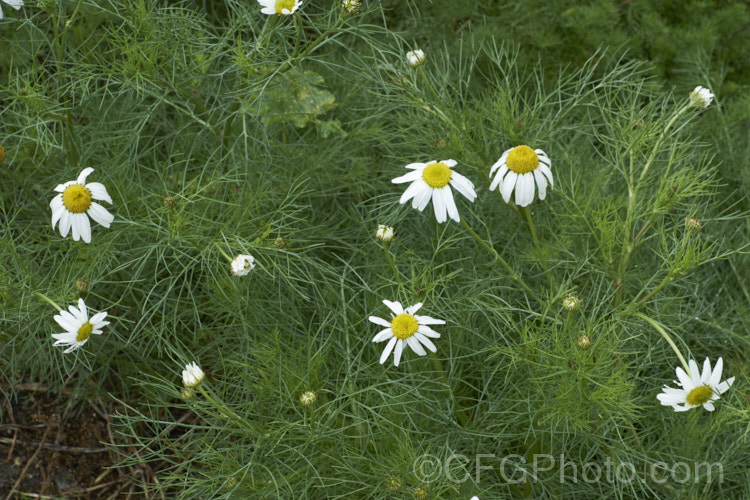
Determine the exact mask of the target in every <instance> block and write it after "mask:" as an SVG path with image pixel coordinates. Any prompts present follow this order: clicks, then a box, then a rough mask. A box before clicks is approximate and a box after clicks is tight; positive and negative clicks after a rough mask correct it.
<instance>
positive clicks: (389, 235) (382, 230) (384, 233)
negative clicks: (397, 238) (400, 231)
mask: <svg viewBox="0 0 750 500" xmlns="http://www.w3.org/2000/svg"><path fill="white" fill-rule="evenodd" d="M393 234H394V233H393V228H392V227H391V226H386V225H383V224H378V230H377V231H375V237H376V238H377V239H379V240H380V241H385V242H386V243H388V242H389V241H392V240H393Z"/></svg>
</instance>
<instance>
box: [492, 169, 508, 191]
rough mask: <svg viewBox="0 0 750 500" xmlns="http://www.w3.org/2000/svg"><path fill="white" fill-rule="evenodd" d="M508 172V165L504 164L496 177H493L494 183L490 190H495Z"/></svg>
mask: <svg viewBox="0 0 750 500" xmlns="http://www.w3.org/2000/svg"><path fill="white" fill-rule="evenodd" d="M507 173H508V167H506V166H505V165H503V168H501V169H500V171H499V172H498V173H497V175H496V176H495V178H494V179H492V183H491V184H490V191H494V190H495V188H497V186H498V185H500V183H501V182H502V181H503V176H505V174H507Z"/></svg>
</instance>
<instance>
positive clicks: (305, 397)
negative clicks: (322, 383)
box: [299, 391, 317, 406]
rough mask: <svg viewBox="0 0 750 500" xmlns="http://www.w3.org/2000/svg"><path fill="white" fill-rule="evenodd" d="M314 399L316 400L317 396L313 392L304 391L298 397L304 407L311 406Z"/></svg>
mask: <svg viewBox="0 0 750 500" xmlns="http://www.w3.org/2000/svg"><path fill="white" fill-rule="evenodd" d="M316 399H317V396H316V395H315V393H314V392H313V391H305V392H303V393H302V394H300V395H299V402H300V403H302V404H303V405H304V406H310V405H312V404H313V403H314V402H315V400H316Z"/></svg>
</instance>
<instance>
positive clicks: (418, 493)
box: [414, 486, 430, 500]
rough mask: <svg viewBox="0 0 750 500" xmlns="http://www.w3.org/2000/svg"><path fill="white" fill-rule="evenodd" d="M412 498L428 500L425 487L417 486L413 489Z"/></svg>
mask: <svg viewBox="0 0 750 500" xmlns="http://www.w3.org/2000/svg"><path fill="white" fill-rule="evenodd" d="M414 498H415V500H427V499H428V498H430V491H429V490H428V489H427V486H417V487H416V488H414Z"/></svg>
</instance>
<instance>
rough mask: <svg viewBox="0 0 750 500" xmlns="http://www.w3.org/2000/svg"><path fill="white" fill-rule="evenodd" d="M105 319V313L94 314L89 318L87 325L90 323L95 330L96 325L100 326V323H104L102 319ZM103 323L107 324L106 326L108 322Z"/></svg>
mask: <svg viewBox="0 0 750 500" xmlns="http://www.w3.org/2000/svg"><path fill="white" fill-rule="evenodd" d="M106 317H107V313H106V312H100V313H96V314H94V315H93V316H92V317H91V319H90V320H89V323H91V324H92V325H94V328H96V327H97V323H100V324H101V323H102V321H104V318H106ZM104 323H105V324H107V325H108V324H109V322H108V321H104Z"/></svg>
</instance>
